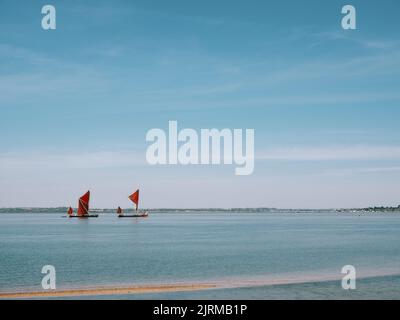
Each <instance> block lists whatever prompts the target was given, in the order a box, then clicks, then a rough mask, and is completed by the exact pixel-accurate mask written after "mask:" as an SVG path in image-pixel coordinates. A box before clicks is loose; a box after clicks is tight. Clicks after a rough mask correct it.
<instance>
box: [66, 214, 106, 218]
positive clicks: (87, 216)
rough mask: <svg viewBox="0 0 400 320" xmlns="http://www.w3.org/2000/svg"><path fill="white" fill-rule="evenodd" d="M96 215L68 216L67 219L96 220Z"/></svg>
mask: <svg viewBox="0 0 400 320" xmlns="http://www.w3.org/2000/svg"><path fill="white" fill-rule="evenodd" d="M98 216H99V215H98V214H85V215H83V216H69V218H97V217H98Z"/></svg>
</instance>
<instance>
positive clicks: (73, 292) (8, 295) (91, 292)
mask: <svg viewBox="0 0 400 320" xmlns="http://www.w3.org/2000/svg"><path fill="white" fill-rule="evenodd" d="M214 287H215V285H213V284H195V285H194V284H177V285H154V286H150V285H149V286H135V287H102V288H87V289H68V290H52V291H36V292H5V293H2V292H0V299H29V298H50V297H68V296H70V297H74V296H98V295H123V294H134V293H156V292H177V291H196V290H205V289H212V288H214Z"/></svg>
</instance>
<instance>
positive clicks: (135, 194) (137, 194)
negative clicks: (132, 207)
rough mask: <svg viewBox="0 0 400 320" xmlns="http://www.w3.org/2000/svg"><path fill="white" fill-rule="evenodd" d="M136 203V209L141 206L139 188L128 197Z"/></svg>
mask: <svg viewBox="0 0 400 320" xmlns="http://www.w3.org/2000/svg"><path fill="white" fill-rule="evenodd" d="M128 198H129V199H130V200H131V201H132V202H133V203H134V204H136V211H137V209H138V207H139V189H137V190H136V191H135V192H134V193H132V194H131V195H130V196H129V197H128Z"/></svg>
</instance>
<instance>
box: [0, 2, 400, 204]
mask: <svg viewBox="0 0 400 320" xmlns="http://www.w3.org/2000/svg"><path fill="white" fill-rule="evenodd" d="M46 4H52V5H54V6H55V8H56V19H57V29H56V30H47V31H45V30H43V29H42V28H41V20H42V17H43V15H42V14H41V9H42V6H43V5H46ZM346 4H351V5H353V6H354V7H355V8H356V14H357V29H356V30H343V29H342V27H341V19H342V17H343V15H342V14H341V9H342V7H343V6H344V5H346ZM399 9H400V3H399V2H398V1H396V0H393V1H391V0H384V1H377V0H370V1H355V0H350V1H347V2H343V1H336V0H332V1H329V2H328V1H314V0H307V1H287V0H283V1H265V0H264V1H225V0H221V1H207V0H206V1H174V0H169V1H151V2H150V1H74V0H69V1H56V0H49V1H46V2H44V1H22V0H18V1H15V0H14V1H11V0H0V137H1V138H0V207H19V206H24V207H30V206H42V207H49V206H70V205H72V206H76V203H77V199H78V197H79V196H80V195H82V194H83V193H84V192H85V191H86V190H88V189H90V190H91V206H92V207H97V208H101V207H108V208H112V207H116V206H121V207H129V206H131V204H130V202H129V199H128V198H127V196H128V195H129V194H130V193H131V192H133V191H134V190H135V189H136V188H140V190H141V204H140V206H143V207H147V208H199V207H224V208H231V207H278V208H338V207H367V206H373V205H396V206H397V205H399V204H400V193H399V187H400V126H399V123H400V105H399V102H400V91H399V87H400V38H399V34H400V19H399V17H398V14H399ZM170 120H176V121H177V122H178V127H179V129H183V128H193V129H195V130H200V129H202V128H217V129H223V128H230V129H234V128H241V129H246V128H251V129H254V130H255V169H254V172H253V174H252V175H248V176H236V175H235V174H234V167H235V166H234V165H219V166H218V165H188V166H183V165H165V166H160V165H159V166H157V165H156V166H152V165H149V164H148V163H147V162H146V159H145V153H146V149H147V147H148V146H149V143H148V142H146V139H145V138H146V133H147V132H148V131H149V130H150V129H152V128H162V129H164V130H167V128H168V121H170Z"/></svg>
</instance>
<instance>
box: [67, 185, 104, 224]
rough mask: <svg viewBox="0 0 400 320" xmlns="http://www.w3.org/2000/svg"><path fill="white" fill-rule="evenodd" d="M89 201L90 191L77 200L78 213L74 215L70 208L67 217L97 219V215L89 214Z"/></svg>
mask: <svg viewBox="0 0 400 320" xmlns="http://www.w3.org/2000/svg"><path fill="white" fill-rule="evenodd" d="M89 200H90V191H88V192H86V193H85V194H84V195H83V196H82V197H80V198H79V202H78V212H77V214H76V215H74V211H73V210H72V208H71V207H69V209H68V217H70V218H97V217H98V216H99V215H98V214H89Z"/></svg>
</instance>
